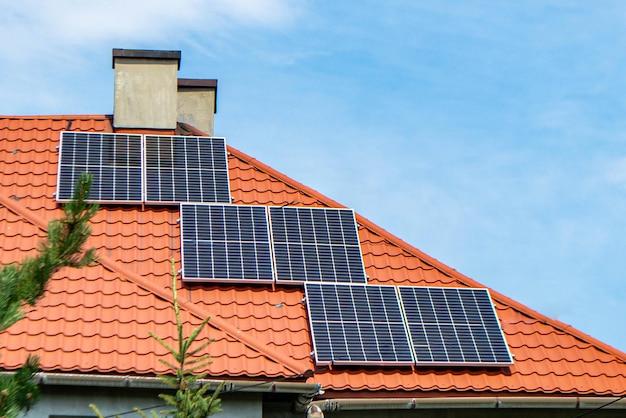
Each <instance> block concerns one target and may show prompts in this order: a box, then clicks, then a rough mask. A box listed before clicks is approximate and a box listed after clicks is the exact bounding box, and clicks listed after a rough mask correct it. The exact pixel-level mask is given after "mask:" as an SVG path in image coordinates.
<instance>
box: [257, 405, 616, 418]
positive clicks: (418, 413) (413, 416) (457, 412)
mask: <svg viewBox="0 0 626 418" xmlns="http://www.w3.org/2000/svg"><path fill="white" fill-rule="evenodd" d="M589 411H590V410H589V409H554V408H553V409H543V408H519V409H518V408H515V409H513V408H499V409H480V408H472V409H460V408H459V409H421V408H420V409H412V410H397V409H396V410H380V409H376V410H360V411H334V412H325V413H324V418H504V417H507V418H528V417H532V418H576V417H578V416H581V415H582V414H584V413H587V412H589ZM305 416H306V415H304V414H302V415H293V414H292V413H291V412H290V410H289V406H288V405H285V404H280V403H268V404H265V405H264V408H263V417H264V418H297V417H305ZM585 416H589V418H591V417H593V418H617V417H625V416H626V412H625V411H624V409H613V410H611V409H601V410H597V411H594V412H593V413H590V414H588V415H585Z"/></svg>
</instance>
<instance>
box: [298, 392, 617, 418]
mask: <svg viewBox="0 0 626 418" xmlns="http://www.w3.org/2000/svg"><path fill="white" fill-rule="evenodd" d="M609 404H610V405H609ZM605 405H606V409H626V399H625V398H623V397H622V398H618V397H606V398H603V397H588V398H587V397H581V396H558V397H549V396H542V397H527V396H512V397H508V396H504V397H501V396H497V397H493V396H491V397H457V398H388V399H359V398H347V399H324V400H318V401H313V402H311V403H310V404H309V407H308V408H307V417H309V418H323V417H324V415H325V414H328V415H331V414H332V413H333V412H338V411H358V410H399V409H458V408H463V409H477V408H482V409H495V408H509V409H512V408H546V409H596V408H601V407H603V406H605Z"/></svg>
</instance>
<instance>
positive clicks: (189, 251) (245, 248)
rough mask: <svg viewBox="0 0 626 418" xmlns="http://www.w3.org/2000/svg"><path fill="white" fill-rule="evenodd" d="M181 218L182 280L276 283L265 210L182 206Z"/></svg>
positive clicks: (259, 208)
mask: <svg viewBox="0 0 626 418" xmlns="http://www.w3.org/2000/svg"><path fill="white" fill-rule="evenodd" d="M180 214H181V220H180V222H181V245H182V276H183V280H187V281H247V282H257V283H258V282H272V281H273V280H274V276H273V271H272V257H271V253H270V239H269V229H268V225H267V212H266V208H265V207H263V206H236V205H217V204H214V205H208V204H190V203H187V204H185V203H183V204H181V206H180Z"/></svg>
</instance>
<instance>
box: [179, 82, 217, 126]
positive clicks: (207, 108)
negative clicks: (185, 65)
mask: <svg viewBox="0 0 626 418" xmlns="http://www.w3.org/2000/svg"><path fill="white" fill-rule="evenodd" d="M177 101H178V104H177V107H178V121H179V122H185V123H188V124H189V125H192V126H194V127H196V128H198V129H200V130H201V131H202V132H204V133H205V134H207V135H210V136H212V135H213V115H214V114H215V112H216V111H217V80H208V79H206V80H203V79H194V78H180V79H178V97H177Z"/></svg>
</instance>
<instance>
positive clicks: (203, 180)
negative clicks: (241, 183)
mask: <svg viewBox="0 0 626 418" xmlns="http://www.w3.org/2000/svg"><path fill="white" fill-rule="evenodd" d="M145 142H146V160H145V162H146V201H147V202H217V203H230V189H229V183H228V163H227V157H226V143H225V140H224V138H209V137H195V136H156V135H146V136H145Z"/></svg>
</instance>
